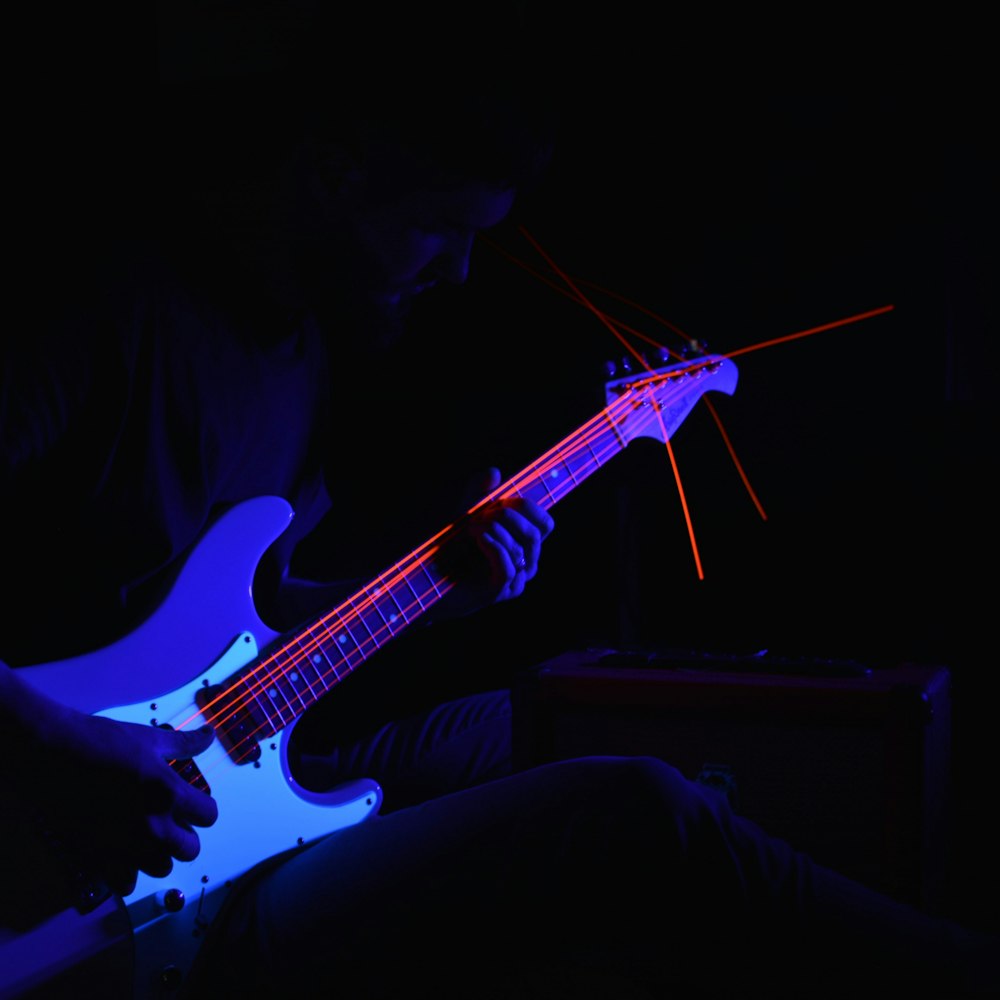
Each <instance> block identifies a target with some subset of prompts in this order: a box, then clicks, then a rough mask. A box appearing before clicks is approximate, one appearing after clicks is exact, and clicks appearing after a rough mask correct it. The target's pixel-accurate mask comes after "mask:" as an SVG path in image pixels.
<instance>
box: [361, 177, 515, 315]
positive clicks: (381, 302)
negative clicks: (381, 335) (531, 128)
mask: <svg viewBox="0 0 1000 1000" xmlns="http://www.w3.org/2000/svg"><path fill="white" fill-rule="evenodd" d="M513 202H514V192H513V191H511V190H499V189H497V188H494V187H491V186H489V185H487V184H484V183H481V182H469V183H466V184H464V185H463V186H461V187H459V188H455V189H451V190H447V191H413V192H409V193H407V194H405V195H403V196H401V197H399V198H396V199H393V200H391V201H387V202H374V203H373V202H370V201H368V200H366V199H364V198H362V199H360V200H359V201H357V202H354V203H352V205H351V208H350V212H349V215H348V218H349V222H350V224H351V228H352V230H353V234H354V236H355V238H356V239H357V241H358V244H359V248H360V250H361V253H362V254H363V258H364V269H363V271H362V272H361V273H359V274H358V275H357V277H358V279H359V281H360V288H359V289H358V290H359V291H360V292H361V294H362V295H363V297H364V299H365V300H366V302H367V304H368V305H370V306H372V307H373V308H374V310H375V312H376V313H377V314H378V315H380V316H382V317H383V318H385V319H388V320H394V319H400V318H402V317H403V316H405V315H406V313H407V312H408V311H409V309H410V306H411V305H412V303H413V301H414V300H415V299H416V297H417V296H419V295H421V294H422V293H424V292H426V291H429V290H430V289H431V288H433V287H434V286H435V285H437V284H438V283H439V282H442V281H444V282H450V283H452V284H461V283H462V282H464V281H465V279H466V277H467V276H468V272H469V258H470V255H471V253H472V244H473V240H474V239H475V237H476V234H477V233H479V232H481V231H482V230H485V229H490V228H491V227H493V226H495V225H497V224H498V223H499V222H501V221H502V220H503V219H504V218H505V217H506V216H507V214H508V213H509V212H510V210H511V207H512V205H513Z"/></svg>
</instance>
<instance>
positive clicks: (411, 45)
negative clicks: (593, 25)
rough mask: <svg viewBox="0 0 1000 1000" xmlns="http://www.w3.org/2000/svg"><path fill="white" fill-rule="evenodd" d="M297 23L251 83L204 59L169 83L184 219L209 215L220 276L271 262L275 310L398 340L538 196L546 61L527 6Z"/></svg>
mask: <svg viewBox="0 0 1000 1000" xmlns="http://www.w3.org/2000/svg"><path fill="white" fill-rule="evenodd" d="M296 9H299V10H303V11H304V12H305V13H303V14H302V16H301V17H300V18H299V19H298V21H297V22H296V24H295V30H294V31H288V30H287V26H286V30H285V31H283V33H282V35H281V41H280V44H279V43H278V42H277V41H273V42H272V40H271V38H270V37H269V36H268V35H267V33H266V32H265V33H262V34H261V37H262V38H263V41H261V42H259V43H258V44H259V45H260V46H263V47H264V48H265V49H267V53H266V54H267V58H258V59H257V60H256V62H257V63H258V64H260V65H262V66H263V68H262V69H261V70H260V71H256V70H254V71H247V70H246V69H245V68H242V69H240V70H239V71H232V70H231V71H229V72H227V71H225V70H218V69H216V68H215V67H217V65H218V63H219V60H217V59H215V58H213V56H214V53H215V49H211V50H210V51H209V52H208V53H207V54H206V55H205V56H203V59H202V63H203V65H204V66H205V67H207V68H206V69H205V70H203V71H202V72H201V74H200V75H199V76H195V77H194V78H193V79H192V78H191V76H190V74H189V75H188V76H187V77H185V78H184V79H183V80H181V81H180V83H179V84H176V83H175V84H174V85H172V86H170V85H168V87H167V90H168V91H173V94H172V96H171V100H170V103H171V105H172V108H173V111H172V112H171V114H172V117H171V118H170V120H171V121H173V122H175V123H176V129H177V135H178V137H179V138H180V140H181V142H182V143H183V144H182V145H181V144H177V148H176V149H174V150H173V151H172V152H173V154H174V155H173V164H174V168H172V172H171V173H170V175H169V180H168V186H173V185H174V181H175V180H176V179H181V178H182V179H183V183H182V184H180V185H179V186H178V188H177V190H178V192H180V197H179V198H176V199H175V204H177V205H178V206H179V208H180V212H179V213H178V214H177V219H181V218H182V216H183V215H184V214H185V213H186V214H188V215H195V214H197V213H199V212H201V209H199V208H197V207H195V206H197V205H198V204H202V203H204V204H205V205H206V206H207V209H206V211H205V212H204V213H202V218H201V220H200V225H201V226H202V229H203V230H204V231H205V233H206V238H207V239H209V240H218V239H219V238H220V236H223V237H224V238H226V239H230V238H232V242H233V243H234V244H238V247H237V248H236V249H235V251H234V253H233V254H232V255H231V256H230V255H220V254H218V253H216V252H215V251H214V250H213V251H212V252H211V256H212V259H213V260H214V261H218V260H233V261H239V260H241V259H243V257H242V255H247V256H248V257H249V259H251V260H256V261H258V262H260V261H268V262H269V263H267V264H266V266H267V267H268V268H272V265H273V264H274V263H275V262H278V267H277V270H280V271H281V274H280V276H279V278H278V280H277V282H276V287H277V288H279V292H278V294H279V295H280V296H281V297H282V298H290V299H295V300H298V302H299V304H300V305H302V304H305V305H308V306H309V307H311V308H312V309H314V310H316V311H318V312H320V313H326V314H327V315H329V317H330V319H331V323H333V322H336V323H338V324H339V325H340V326H341V327H343V325H344V319H345V317H346V318H347V320H351V319H353V320H356V321H357V322H358V324H359V325H363V326H364V327H365V328H366V329H369V330H370V329H371V324H372V323H374V322H386V323H388V324H389V327H390V328H391V327H392V326H393V325H394V324H396V323H397V322H398V320H399V319H400V318H401V317H402V316H403V315H404V314H405V313H406V312H407V310H408V308H409V305H410V303H411V302H412V301H413V299H414V298H415V297H417V296H419V295H420V294H421V293H423V292H425V291H427V290H429V289H430V288H432V287H434V286H435V285H436V284H438V283H441V282H461V281H463V280H464V279H465V276H466V274H467V272H468V269H469V259H470V253H471V249H472V243H473V240H474V237H475V235H476V233H478V232H480V231H482V230H483V229H487V228H490V227H491V226H494V225H496V224H497V223H498V222H500V221H501V220H502V219H503V218H504V217H506V216H507V215H508V213H509V212H510V211H511V209H512V207H513V206H514V203H515V199H517V198H519V197H520V196H521V195H522V194H523V193H524V192H526V191H527V190H530V189H531V188H532V187H533V186H534V185H535V184H536V183H537V181H538V180H539V178H540V176H541V174H542V172H543V170H544V168H545V166H546V164H547V162H548V160H549V158H550V154H551V151H552V147H553V143H554V140H555V133H556V124H555V122H556V109H557V106H558V100H557V98H556V95H555V93H554V91H553V89H552V86H551V83H550V81H551V79H552V73H551V69H552V67H551V63H550V59H551V47H550V46H549V44H548V42H547V40H546V32H545V31H544V30H542V29H541V27H540V26H539V25H536V24H534V23H533V21H532V19H531V18H530V17H529V16H528V15H527V14H526V13H525V10H524V7H523V6H522V5H521V4H519V3H509V2H507V3H499V2H498V3H497V4H496V5H495V8H493V7H491V6H490V5H489V4H480V5H470V4H468V3H458V2H455V0H428V2H427V3H425V4H421V5H410V4H407V5H385V4H375V3H364V4H350V5H347V4H328V3H324V4H315V5H310V4H306V5H303V6H302V7H301V8H299V7H297V8H296ZM227 16H228V17H229V18H233V19H238V18H239V16H240V15H239V13H238V11H235V10H234V11H232V12H231V13H230V14H228V15H227ZM241 27H244V26H241V25H240V24H238V23H234V22H233V21H229V20H226V21H225V23H223V24H222V25H221V26H218V25H216V26H215V30H214V33H210V34H212V37H225V38H234V37H238V36H241ZM182 34H183V33H182ZM279 49H280V57H279V56H278V55H277V54H276V50H279ZM184 51H185V52H186V50H184ZM242 56H243V57H246V53H243V54H242ZM234 61H235V60H234ZM249 61H250V62H251V65H252V64H253V60H249ZM178 95H180V98H181V99H180V100H179V101H178V100H176V97H177V96H178ZM185 95H186V96H185ZM165 137H166V138H167V140H168V142H167V145H168V146H170V145H171V143H170V138H171V133H170V132H169V130H167V132H166V133H165ZM188 190H194V191H196V192H201V196H200V197H201V201H200V202H199V201H194V202H192V201H190V200H189V199H188V198H187V191H188ZM170 221H171V222H172V223H173V224H176V221H177V220H170ZM184 225H186V222H185V223H184ZM181 239H182V241H183V242H184V243H185V245H186V246H187V245H189V244H190V243H191V242H192V241H191V240H190V238H189V237H187V236H185V235H184V234H183V233H182V236H181ZM234 266H239V265H238V264H234ZM241 287H243V288H244V289H245V288H246V287H247V286H246V283H245V282H242V284H241Z"/></svg>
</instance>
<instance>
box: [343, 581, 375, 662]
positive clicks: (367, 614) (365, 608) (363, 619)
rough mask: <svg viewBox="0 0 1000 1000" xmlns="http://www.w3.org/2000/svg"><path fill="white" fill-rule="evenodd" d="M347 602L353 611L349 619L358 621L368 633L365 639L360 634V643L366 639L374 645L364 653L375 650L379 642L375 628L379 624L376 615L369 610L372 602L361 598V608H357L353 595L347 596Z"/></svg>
mask: <svg viewBox="0 0 1000 1000" xmlns="http://www.w3.org/2000/svg"><path fill="white" fill-rule="evenodd" d="M355 596H357V595H355ZM347 602H348V604H350V606H351V610H352V611H353V612H354V615H353V617H352V618H351V621H352V622H354V621H357V622H360V623H361V626H362V627H363V628H364V630H365V632H367V633H368V639H367V640H366V639H364V637H363V636H362V643H364V642H366V641H368V642H371V644H372V645H373V646H374V649H372V650H370V652H369V653H368V654H366V655H371V653H373V652H375V650H376V649H378V648H379V645H380V643H379V641H378V636H377V634H376V633H377V629H378V628H379V624H378V622H376V620H375V618H376V616H375V615H373V614H372V612H371V604H372V602H371V601H369V600H367V599H365V600H363V601H362V606H361V610H358V606H357V605H356V604H355V603H354V597H349V598H348V599H347ZM359 632H360V630H359Z"/></svg>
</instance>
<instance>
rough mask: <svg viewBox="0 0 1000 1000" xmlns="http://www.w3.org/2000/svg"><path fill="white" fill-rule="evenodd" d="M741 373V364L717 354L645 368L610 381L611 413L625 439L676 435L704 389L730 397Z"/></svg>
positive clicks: (608, 385)
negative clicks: (739, 369)
mask: <svg viewBox="0 0 1000 1000" xmlns="http://www.w3.org/2000/svg"><path fill="white" fill-rule="evenodd" d="M737 375H738V373H737V369H736V365H735V364H733V362H732V361H731V360H729V358H726V357H723V356H722V355H718V354H704V355H699V356H697V357H694V358H689V359H686V360H683V361H679V362H676V363H674V364H670V365H665V366H663V367H660V368H652V369H645V368H641V369H640V370H638V371H635V372H631V373H629V374H626V375H623V376H621V377H619V378H615V379H612V380H611V381H609V382H606V383H605V387H604V388H605V398H606V400H607V403H608V409H607V412H608V414H609V416H611V418H612V419H613V420H614V423H615V427H616V429H617V430H618V433H619V434H620V435H621V436H622V438H623V440H624V441H625V442H626V443H627V442H629V441H631V440H633V439H634V438H637V437H652V438H656V439H657V440H659V441H663V440H665V439H667V438H670V437H672V436H673V433H674V431H675V430H677V428H678V427H680V425H681V424H682V423H683V422H684V418H685V417H687V415H688V414H689V413H690V412H691V409H692V408H693V407H694V404H695V403H696V402H697V401H698V399H699V398H700V397H701V396H702V394H703V393H705V392H708V391H709V390H715V391H718V392H724V393H726V394H727V395H730V396H731V395H732V394H733V392H734V391H735V390H736V381H737Z"/></svg>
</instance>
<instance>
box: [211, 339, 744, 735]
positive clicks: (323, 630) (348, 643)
mask: <svg viewBox="0 0 1000 1000" xmlns="http://www.w3.org/2000/svg"><path fill="white" fill-rule="evenodd" d="M720 370H721V371H723V372H724V373H725V374H726V375H727V376H728V379H725V378H724V379H723V380H722V382H723V384H721V385H715V386H711V387H712V388H722V389H723V390H724V391H728V392H731V391H732V386H733V385H734V384H735V369H733V368H732V365H731V363H730V362H727V361H723V360H721V359H718V358H712V359H707V360H705V361H699V362H696V363H687V364H681V365H675V366H673V368H671V369H667V370H665V371H663V372H659V373H650V374H648V375H643V376H641V377H632V378H631V379H621V380H619V381H618V382H616V383H609V384H608V399H609V403H608V405H607V406H606V407H605V408H604V409H603V410H601V411H600V412H599V413H598V414H597V415H596V416H594V417H593V418H591V420H589V421H588V422H587V423H586V424H584V425H583V426H582V427H580V428H578V429H577V430H576V431H574V432H573V433H572V434H570V435H569V436H568V437H566V438H564V439H563V440H562V441H561V442H559V443H558V444H557V445H556V446H555V447H553V448H551V449H550V450H549V451H547V452H546V453H545V454H544V455H541V456H540V457H539V458H537V459H536V460H535V461H534V462H532V463H531V464H530V465H528V466H527V467H526V468H524V469H522V470H521V472H519V473H518V474H517V475H515V476H514V477H512V478H511V479H509V480H507V481H506V482H505V483H503V484H502V485H501V486H499V487H498V488H497V489H496V490H494V491H493V492H492V493H491V494H489V495H488V496H487V497H484V498H483V500H482V501H480V502H479V503H478V504H477V505H476V506H475V507H473V508H472V509H471V510H470V511H468V512H467V515H466V517H469V516H472V515H473V514H475V513H476V512H477V511H478V510H480V509H482V508H483V507H485V506H487V505H489V504H492V503H496V502H502V501H505V500H510V499H513V498H516V497H524V498H527V499H530V500H532V501H534V502H535V503H537V504H538V505H539V506H540V507H542V508H543V509H546V510H547V509H549V508H551V507H553V506H554V505H555V504H556V503H558V502H559V501H560V500H561V499H563V498H564V497H566V496H568V495H569V494H570V493H571V492H572V491H573V490H575V489H576V487H577V486H579V485H580V484H581V483H583V482H584V481H585V480H587V479H588V478H589V477H590V476H591V475H593V474H594V473H595V472H597V471H598V469H600V468H601V467H602V466H604V465H605V464H606V463H607V462H609V461H610V460H611V459H612V458H614V457H615V456H616V455H618V454H619V453H620V452H621V451H622V450H623V449H624V448H625V447H626V446H627V444H628V443H629V441H631V440H632V439H633V438H635V437H636V436H651V437H656V438H659V439H661V440H666V439H667V438H669V437H670V436H671V435H672V433H673V431H674V430H676V428H677V427H678V426H679V425H680V424H681V422H682V421H683V420H684V418H685V417H686V415H687V414H688V412H689V411H690V410H691V408H692V406H693V405H694V403H695V402H696V400H697V398H698V397H699V396H700V395H701V394H702V393H703V392H704V391H705V389H706V388H709V386H708V385H707V384H706V380H705V376H707V375H709V374H714V373H717V372H719V371H720ZM727 382H728V384H726V383H727ZM461 524H462V522H461V521H458V522H456V523H455V524H451V525H449V526H448V527H446V528H444V529H443V530H442V531H440V532H438V534H436V535H435V536H434V537H432V538H430V539H428V540H427V541H426V542H424V543H423V545H421V546H420V547H419V548H417V549H414V550H413V551H412V552H410V553H409V554H408V555H406V556H405V557H404V558H403V559H401V560H400V561H399V562H397V563H396V564H395V565H393V566H391V567H389V568H388V569H387V570H385V571H384V572H383V573H381V574H379V576H377V577H376V578H375V579H374V580H372V581H370V582H369V583H368V584H366V585H365V586H364V587H362V588H361V589H360V590H358V591H357V592H356V593H354V594H352V595H351V596H350V597H348V598H347V599H346V600H344V601H343V602H342V603H340V604H339V605H338V606H337V607H335V608H333V609H332V610H330V611H328V612H326V613H325V614H323V615H321V616H320V617H319V618H317V619H316V620H315V621H313V622H312V623H311V624H310V625H308V626H307V627H306V628H304V629H302V630H301V631H299V632H297V633H296V634H295V635H293V636H291V637H290V638H286V639H285V640H283V641H282V643H281V644H280V646H279V647H278V648H276V649H274V650H273V651H271V652H270V653H269V654H268V655H267V656H266V657H265V658H264V659H262V660H261V661H258V662H257V663H255V664H252V665H251V666H250V667H248V668H247V670H246V671H245V672H244V673H243V674H242V675H241V676H240V677H239V679H238V680H237V683H236V684H235V685H233V687H232V688H231V689H230V691H228V692H226V694H225V697H224V700H225V702H227V703H232V702H239V703H241V704H244V705H250V706H252V710H253V714H254V716H256V717H257V718H256V719H255V725H256V728H257V735H258V737H260V736H261V735H262V734H263V735H264V736H266V735H268V734H267V733H266V732H264V728H266V727H262V726H261V722H262V720H267V721H266V726H267V727H270V729H271V731H272V732H277V731H279V730H280V729H283V728H284V727H285V726H287V725H290V724H291V723H292V722H294V721H295V720H296V719H297V718H298V717H299V716H300V715H301V714H302V713H303V712H304V711H305V709H306V708H308V707H310V705H312V704H313V703H314V702H315V701H317V700H318V699H319V698H320V697H322V696H323V695H324V694H326V693H327V692H328V691H330V690H331V689H332V688H333V687H335V686H336V685H337V684H338V683H340V681H342V680H343V679H344V678H345V677H347V676H348V675H350V674H351V673H352V672H353V671H354V670H356V669H357V668H358V667H359V666H360V665H361V664H362V663H364V662H365V661H366V660H367V659H368V658H369V657H370V656H371V655H372V654H373V653H375V652H377V651H378V650H379V649H380V648H381V647H382V646H384V645H385V644H386V643H388V642H390V641H391V640H392V639H394V638H395V637H396V636H398V635H399V634H400V633H401V632H403V631H404V630H405V629H406V628H407V627H408V626H410V625H411V624H413V622H415V621H416V620H417V619H418V618H420V617H421V616H422V615H423V614H424V613H425V612H427V611H428V610H429V609H430V608H432V607H433V606H434V605H435V604H437V602H438V601H439V600H440V599H441V598H442V597H444V595H445V594H446V593H447V592H448V591H449V590H450V589H451V587H452V586H453V581H452V579H451V578H450V577H449V575H448V573H447V572H446V571H445V569H443V568H442V560H441V558H440V557H441V555H442V552H443V551H444V549H445V548H446V547H447V546H448V545H449V543H450V542H451V541H452V540H453V539H454V538H455V536H456V535H457V534H458V533H459V531H460V528H461ZM237 688H238V689H237Z"/></svg>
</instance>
